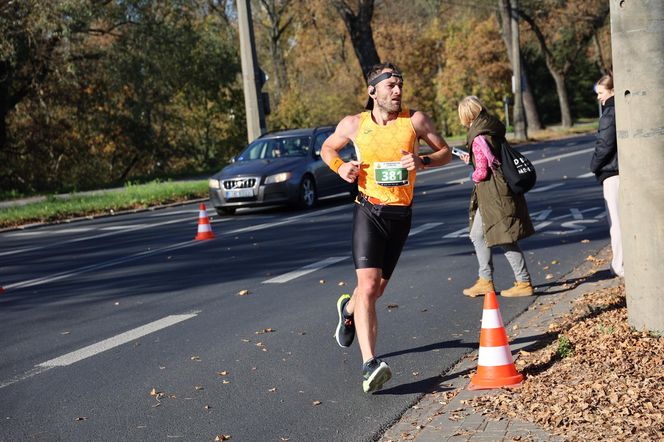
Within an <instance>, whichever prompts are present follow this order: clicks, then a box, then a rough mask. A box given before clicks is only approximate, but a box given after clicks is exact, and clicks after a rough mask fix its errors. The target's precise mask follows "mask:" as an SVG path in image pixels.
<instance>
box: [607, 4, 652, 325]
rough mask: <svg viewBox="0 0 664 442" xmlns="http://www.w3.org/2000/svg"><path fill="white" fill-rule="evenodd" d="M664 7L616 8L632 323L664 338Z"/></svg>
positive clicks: (624, 228) (616, 71) (619, 123)
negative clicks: (663, 104)
mask: <svg viewBox="0 0 664 442" xmlns="http://www.w3.org/2000/svg"><path fill="white" fill-rule="evenodd" d="M662 23H664V2H663V1H662V0H630V1H625V0H611V46H612V51H613V73H614V91H615V103H616V129H617V135H618V162H619V164H620V202H619V210H620V224H621V229H622V241H623V249H624V260H625V288H626V291H627V312H628V318H629V323H630V324H631V325H632V326H634V327H636V328H637V329H639V330H641V329H644V328H645V329H648V330H651V331H656V332H659V333H664V292H663V290H664V288H663V287H662V277H664V174H662V171H664V112H662V103H663V102H664V75H662V72H663V71H664V26H662Z"/></svg>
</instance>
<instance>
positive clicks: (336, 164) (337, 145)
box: [320, 115, 360, 183]
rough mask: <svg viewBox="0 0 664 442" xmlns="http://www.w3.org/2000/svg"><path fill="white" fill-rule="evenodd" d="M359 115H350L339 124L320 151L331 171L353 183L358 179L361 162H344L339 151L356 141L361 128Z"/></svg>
mask: <svg viewBox="0 0 664 442" xmlns="http://www.w3.org/2000/svg"><path fill="white" fill-rule="evenodd" d="M359 122H360V117H359V115H349V116H347V117H345V118H344V119H343V120H341V121H340V122H339V124H338V125H337V128H336V130H335V131H334V133H333V134H332V135H330V136H329V137H328V138H327V140H325V142H324V143H323V146H322V147H321V150H320V156H321V158H322V159H323V161H325V164H327V165H328V166H329V167H330V169H332V170H334V171H335V172H337V173H338V174H339V176H340V177H341V178H343V179H344V180H346V181H348V182H349V183H352V182H353V181H355V180H356V179H357V175H358V173H359V171H360V162H359V161H349V162H347V163H346V162H344V161H343V160H342V159H341V157H339V151H340V150H341V149H343V148H344V146H346V144H348V142H349V141H353V140H355V135H356V133H357V129H358V127H359Z"/></svg>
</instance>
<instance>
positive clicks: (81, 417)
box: [74, 416, 88, 421]
mask: <svg viewBox="0 0 664 442" xmlns="http://www.w3.org/2000/svg"><path fill="white" fill-rule="evenodd" d="M74 420H75V421H86V420H88V418H87V417H85V416H79V417H75V418H74Z"/></svg>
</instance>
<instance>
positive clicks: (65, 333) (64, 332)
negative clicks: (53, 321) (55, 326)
mask: <svg viewBox="0 0 664 442" xmlns="http://www.w3.org/2000/svg"><path fill="white" fill-rule="evenodd" d="M69 333H71V332H68V331H63V332H60V334H61V335H68V334H69Z"/></svg>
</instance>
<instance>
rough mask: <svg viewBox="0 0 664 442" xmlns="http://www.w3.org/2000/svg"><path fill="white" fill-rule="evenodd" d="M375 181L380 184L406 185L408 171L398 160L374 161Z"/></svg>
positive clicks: (389, 185) (390, 185)
mask: <svg viewBox="0 0 664 442" xmlns="http://www.w3.org/2000/svg"><path fill="white" fill-rule="evenodd" d="M374 171H375V178H376V183H377V184H379V185H381V186H388V187H392V186H407V185H408V171H407V170H406V169H405V168H404V167H403V166H401V162H399V161H390V162H385V163H374Z"/></svg>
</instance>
